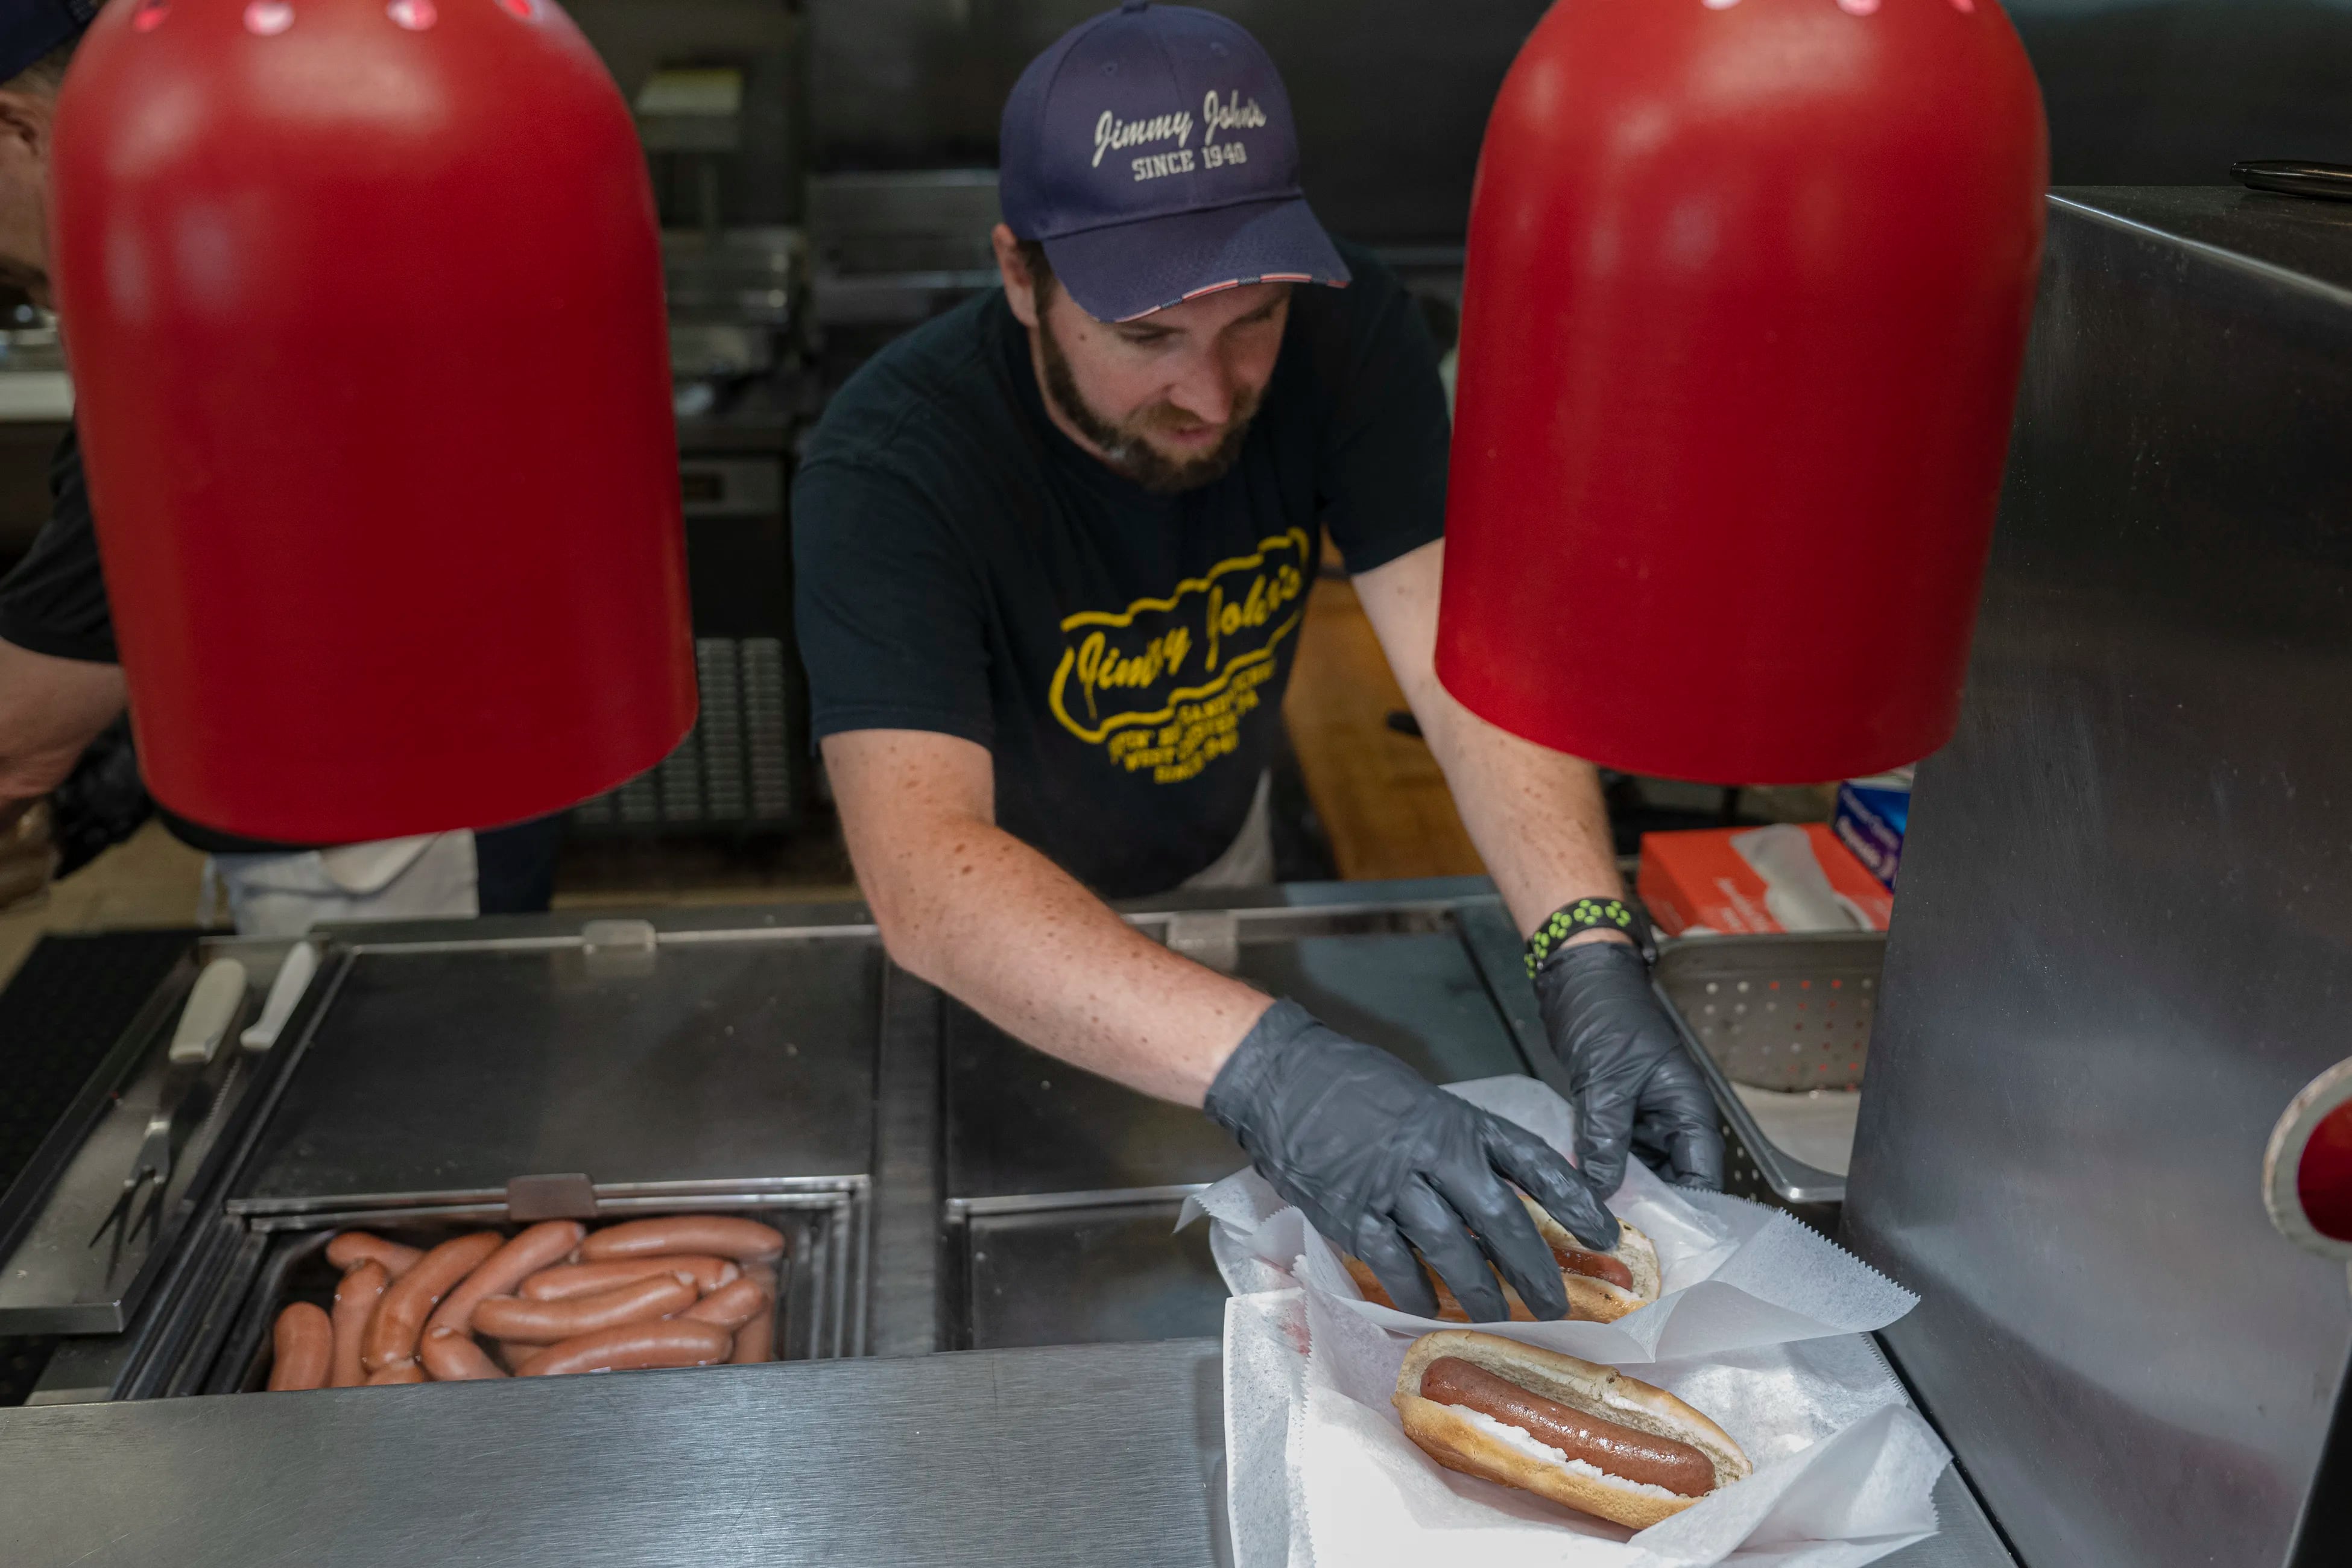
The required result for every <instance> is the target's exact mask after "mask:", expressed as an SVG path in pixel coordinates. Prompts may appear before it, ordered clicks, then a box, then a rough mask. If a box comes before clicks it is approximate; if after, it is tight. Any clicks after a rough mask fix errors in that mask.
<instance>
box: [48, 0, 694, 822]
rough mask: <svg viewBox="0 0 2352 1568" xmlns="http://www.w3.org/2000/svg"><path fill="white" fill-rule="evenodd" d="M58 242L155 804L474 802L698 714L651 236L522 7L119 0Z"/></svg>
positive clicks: (633, 175)
mask: <svg viewBox="0 0 2352 1568" xmlns="http://www.w3.org/2000/svg"><path fill="white" fill-rule="evenodd" d="M54 178H55V184H56V189H55V198H54V203H53V208H52V214H51V223H52V232H53V252H54V254H53V258H52V260H53V265H54V271H55V276H56V283H57V288H58V305H59V311H60V315H61V317H62V319H63V321H64V322H65V331H66V337H67V342H68V357H69V360H70V363H71V365H72V369H73V374H74V382H75V386H76V389H77V394H78V396H79V424H80V427H81V433H82V440H83V445H84V451H85V454H86V458H87V461H88V466H89V479H90V489H91V499H92V501H93V504H94V507H95V510H96V513H97V517H98V528H99V542H100V551H101V553H102V556H103V560H104V563H105V570H106V579H107V589H108V593H109V595H110V599H111V601H112V606H113V611H114V618H115V626H116V632H117V637H118V640H119V641H120V643H121V650H122V660H123V666H124V669H125V671H126V673H127V674H128V676H129V679H130V685H131V717H132V721H133V724H134V726H135V728H136V731H137V733H138V739H139V745H140V752H141V758H142V763H143V764H144V767H145V769H146V772H147V775H148V781H149V784H150V786H151V787H152V790H153V792H154V794H155V795H156V796H157V797H158V798H159V799H161V800H162V801H163V803H164V804H165V805H169V806H171V807H172V808H173V810H174V811H176V812H179V813H180V814H182V815H183V816H188V817H190V818H193V819H194V820H195V821H197V822H200V823H204V824H206V825H208V826H214V827H219V828H225V829H228V830H230V831H233V832H237V833H243V834H249V835H253V836H256V837H268V838H276V839H285V840H295V841H303V842H332V841H341V840H352V839H366V838H380V837H394V836H398V835H404V834H409V833H419V832H425V831H431V830H436V829H442V828H450V827H464V826H489V825H492V824H496V823H499V822H506V821H511V820H514V819H517V818H520V817H525V816H532V815H535V814H538V813H541V812H545V811H549V810H552V809H555V808H558V807H561V806H564V805H570V804H572V803H573V802H575V801H578V800H581V799H583V798H585V797H587V796H589V795H594V794H596V793H597V792H599V791H601V790H603V789H605V788H607V787H609V786H611V785H612V784H616V783H618V782H620V781H622V780H623V779H625V778H627V777H629V776H631V775H632V774H635V773H639V772H642V771H643V770H644V769H646V768H647V767H650V766H651V765H652V764H653V763H656V762H657V761H659V760H660V758H661V757H662V756H663V755H664V754H665V753H666V752H668V751H669V749H670V748H671V747H672V746H674V745H675V744H676V743H677V741H678V740H679V738H680V737H681V736H682V735H683V734H684V733H685V732H686V731H687V729H688V726H689V725H691V724H692V722H693V720H694V711H695V690H694V670H693V646H692V637H691V632H690V623H689V619H688V602H687V588H686V563H685V552H684V542H683V540H684V535H683V531H682V526H681V522H680V518H679V502H678V485H677V473H678V470H677V438H676V433H675V430H674V428H673V425H672V419H671V412H670V402H669V362H668V349H667V329H666V324H665V320H664V312H663V306H662V279H661V256H660V246H659V237H658V232H657V229H656V221H655V216H654V209H653V201H652V195H651V192H650V190H649V187H648V184H647V180H646V168H645V159H644V154H643V153H641V152H640V150H639V148H638V144H637V140H636V135H635V128H634V125H633V123H632V121H631V119H630V115H629V112H628V110H627V107H626V106H625V104H624V103H623V101H622V100H621V97H620V94H619V92H618V91H617V89H615V88H614V84H613V81H612V79H611V78H610V76H608V75H607V74H606V72H605V70H604V66H603V64H602V63H601V62H600V61H599V60H598V59H597V58H596V56H595V54H594V53H593V50H591V48H590V47H589V46H588V44H587V42H586V41H585V40H584V39H583V38H582V37H581V36H580V34H579V32H578V31H577V29H575V28H574V27H573V26H572V24H571V22H570V21H569V20H568V19H567V18H566V17H565V16H563V14H562V11H561V10H559V9H558V8H556V7H555V6H553V5H535V4H505V3H501V0H431V3H427V0H396V3H394V4H392V5H386V4H385V3H384V0H250V3H248V0H169V4H168V5H166V4H163V3H162V0H142V4H139V5H112V6H110V7H109V8H108V9H107V10H106V12H105V13H104V14H103V15H102V16H100V18H99V20H98V22H97V23H96V25H95V26H92V27H91V29H90V31H89V37H88V38H87V39H86V40H85V42H84V43H83V45H82V48H81V52H80V54H79V58H77V60H76V61H75V64H74V68H73V69H72V71H71V72H70V73H69V75H68V79H67V81H66V85H65V89H64V91H63V94H62V98H61V101H60V102H59V105H58V123H57V132H56V148H55V171H54Z"/></svg>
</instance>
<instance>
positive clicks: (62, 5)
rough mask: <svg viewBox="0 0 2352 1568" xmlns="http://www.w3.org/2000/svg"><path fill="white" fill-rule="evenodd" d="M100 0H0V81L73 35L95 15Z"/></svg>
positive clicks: (12, 77)
mask: <svg viewBox="0 0 2352 1568" xmlns="http://www.w3.org/2000/svg"><path fill="white" fill-rule="evenodd" d="M99 5H100V0H0V81H13V80H14V79H16V77H17V76H18V75H19V74H21V73H22V72H23V71H24V70H25V68H26V67H27V66H30V65H33V64H35V63H37V61H38V60H39V59H40V58H41V57H42V56H44V55H46V54H47V53H48V52H49V51H50V50H51V49H54V48H56V47H58V45H59V44H62V43H64V42H65V41H66V40H67V39H68V38H70V37H75V36H76V35H77V34H79V33H80V32H81V30H82V29H83V28H85V27H87V26H89V22H90V18H91V17H93V16H97V15H98V7H99Z"/></svg>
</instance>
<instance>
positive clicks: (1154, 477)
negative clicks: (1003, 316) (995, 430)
mask: <svg viewBox="0 0 2352 1568" xmlns="http://www.w3.org/2000/svg"><path fill="white" fill-rule="evenodd" d="M1037 338H1038V345H1039V351H1040V353H1041V355H1042V357H1043V358H1044V360H1045V395H1046V396H1048V397H1050V398H1052V399H1053V400H1054V405H1055V407H1057V408H1059V409H1060V410H1061V411H1062V415H1063V417H1065V418H1066V419H1067V420H1069V422H1070V423H1071V424H1073V425H1075V426H1077V427H1078V432H1079V434H1081V435H1083V436H1084V437H1086V438H1087V440H1089V441H1092V442H1093V443H1094V444H1095V446H1096V447H1098V448H1100V450H1101V452H1102V455H1103V460H1104V461H1105V462H1106V463H1108V464H1109V465H1110V467H1111V468H1112V469H1113V470H1114V471H1116V472H1118V473H1119V474H1121V475H1123V476H1125V477H1126V478H1128V479H1133V480H1134V481H1135V482H1136V483H1137V484H1139V485H1141V486H1142V487H1143V488H1144V489H1147V490H1150V491H1151V492H1152V493H1153V494H1154V495H1163V496H1170V495H1176V494H1179V493H1181V492H1182V491H1184V490H1192V489H1200V488H1201V487H1202V485H1205V484H1209V483H1211V482H1212V481H1213V480H1216V479H1223V478H1224V476H1225V471H1226V470H1227V469H1228V468H1232V467H1233V466H1234V459H1235V458H1239V457H1240V456H1241V455H1242V443H1243V442H1244V441H1246V440H1247V439H1249V426H1250V419H1251V417H1252V416H1255V414H1256V413H1257V404H1258V394H1257V393H1256V392H1255V390H1253V391H1248V392H1238V393H1236V394H1234V412H1233V417H1232V418H1231V419H1229V420H1228V421H1227V422H1226V425H1225V434H1224V438H1223V440H1221V441H1219V442H1218V443H1217V445H1216V447H1215V448H1214V449H1213V450H1212V451H1208V452H1203V453H1202V454H1201V456H1199V457H1197V458H1183V459H1181V460H1179V459H1177V458H1171V457H1169V456H1168V455H1167V454H1165V453H1164V452H1162V451H1160V449H1159V448H1158V447H1154V446H1153V445H1152V444H1151V443H1150V441H1149V440H1147V439H1145V437H1144V432H1146V431H1148V430H1154V429H1184V428H1188V427H1190V426H1194V425H1198V424H1199V423H1200V421H1199V420H1198V419H1196V418H1194V417H1193V416H1192V415H1190V414H1186V413H1183V412H1182V411H1181V410H1180V409H1178V408H1177V407H1176V405H1174V404H1172V403H1155V404H1153V405H1151V406H1150V407H1149V408H1146V409H1144V410H1142V411H1141V412H1140V413H1138V414H1133V415H1130V416H1128V418H1126V419H1125V420H1123V421H1117V422H1114V421H1112V420H1109V419H1106V418H1104V417H1103V416H1101V415H1100V414H1098V413H1097V412H1096V411H1095V409H1094V408H1093V407H1092V406H1091V405H1088V404H1087V400H1086V398H1085V397H1084V396H1083V395H1081V394H1080V393H1079V391H1078V383H1077V378H1076V376H1074V375H1073V374H1070V361H1069V358H1068V356H1067V355H1066V354H1064V353H1062V345H1061V343H1060V342H1058V341H1056V340H1055V336H1054V328H1053V324H1052V323H1051V322H1050V321H1045V320H1044V319H1043V312H1040V320H1039V321H1038V323H1037Z"/></svg>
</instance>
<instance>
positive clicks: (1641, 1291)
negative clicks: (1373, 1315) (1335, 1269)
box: [1343, 1193, 1659, 1323]
mask: <svg viewBox="0 0 2352 1568" xmlns="http://www.w3.org/2000/svg"><path fill="white" fill-rule="evenodd" d="M1519 1202H1521V1203H1522V1204H1524V1205H1527V1210H1528V1218H1529V1219H1532V1220H1533V1221H1535V1224H1536V1229H1537V1231H1538V1233H1540V1234H1541V1235H1542V1237H1543V1238H1544V1245H1545V1246H1547V1247H1550V1248H1551V1256H1552V1261H1553V1262H1555V1263H1558V1264H1559V1282H1560V1287H1561V1288H1562V1289H1565V1290H1566V1291H1567V1292H1568V1317H1569V1321H1571V1322H1588V1323H1613V1322H1615V1321H1617V1320H1618V1319H1620V1318H1622V1317H1623V1316H1624V1315H1625V1314H1626V1313H1628V1312H1631V1311H1633V1310H1635V1309H1636V1308H1639V1307H1646V1306H1648V1305H1649V1304H1650V1303H1651V1302H1653V1301H1654V1300H1657V1299H1658V1279H1659V1276H1658V1249H1657V1248H1656V1247H1653V1246H1652V1245H1651V1244H1650V1238H1649V1237H1646V1236H1643V1234H1642V1233H1641V1232H1640V1231H1638V1230H1636V1229H1634V1228H1633V1226H1630V1225H1627V1224H1626V1223H1625V1222H1624V1221H1623V1220H1622V1219H1621V1220H1619V1221H1618V1222H1617V1233H1618V1234H1617V1245H1616V1246H1615V1247H1613V1248H1612V1249H1611V1250H1609V1251H1607V1252H1595V1251H1593V1250H1592V1249H1591V1247H1587V1246H1585V1245H1584V1244H1583V1243H1582V1242H1580V1241H1579V1240H1577V1239H1576V1237H1573V1236H1571V1235H1570V1234H1569V1231H1568V1227H1567V1226H1563V1225H1561V1224H1560V1223H1559V1221H1558V1220H1556V1219H1554V1218H1552V1217H1551V1215H1548V1214H1546V1213H1545V1212H1544V1211H1543V1205H1540V1204H1538V1203H1537V1202H1536V1201H1535V1200H1534V1199H1533V1198H1530V1197H1528V1195H1527V1194H1524V1193H1522V1194H1520V1195H1519ZM1343 1260H1344V1261H1345V1262H1346V1264H1347V1266H1348V1277H1349V1279H1353V1280H1354V1281H1355V1282H1356V1289H1359V1290H1360V1291H1362V1292H1363V1293H1364V1300H1367V1301H1371V1302H1374V1303H1376V1304H1378V1305H1380V1306H1382V1307H1393V1306H1394V1305H1396V1303H1395V1302H1394V1301H1392V1300H1390V1299H1389V1293H1388V1291H1386V1290H1385V1289H1381V1282H1380V1279H1379V1278H1378V1277H1377V1276H1376V1275H1374V1274H1373V1273H1372V1271H1371V1268H1370V1267H1369V1266H1368V1265H1367V1264H1365V1263H1364V1261H1363V1260H1362V1259H1361V1258H1344V1259H1343ZM1490 1267H1491V1266H1490ZM1497 1278H1499V1276H1498V1277H1497ZM1429 1282H1430V1285H1431V1287H1432V1288H1433V1289H1434V1290H1435V1291H1436V1292H1437V1319H1438V1321H1440V1322H1445V1323H1466V1322H1468V1321H1470V1314H1469V1313H1467V1312H1465V1311H1464V1310H1462V1303H1461V1302H1460V1301H1458V1300H1454V1292H1453V1291H1451V1290H1449V1289H1446V1287H1445V1281H1444V1280H1443V1279H1439V1278H1438V1277H1437V1275H1436V1273H1435V1271H1432V1272H1431V1273H1430V1276H1429ZM1503 1300H1504V1301H1505V1302H1506V1303H1507V1305H1508V1306H1509V1308H1510V1315H1511V1321H1513V1322H1517V1323H1528V1322H1533V1321H1535V1314H1534V1313H1533V1312H1531V1311H1529V1310H1528V1304H1527V1303H1526V1302H1525V1301H1522V1300H1519V1293H1518V1292H1517V1290H1514V1289H1511V1287H1510V1285H1509V1284H1508V1283H1507V1282H1506V1283H1505V1284H1504V1285H1503Z"/></svg>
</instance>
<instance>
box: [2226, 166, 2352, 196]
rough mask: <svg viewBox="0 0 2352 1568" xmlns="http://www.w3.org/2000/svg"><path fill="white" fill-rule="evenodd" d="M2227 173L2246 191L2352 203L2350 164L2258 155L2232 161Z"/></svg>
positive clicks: (2351, 171)
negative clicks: (2247, 161)
mask: <svg viewBox="0 0 2352 1568" xmlns="http://www.w3.org/2000/svg"><path fill="white" fill-rule="evenodd" d="M2230 176H2231V178H2232V179H2234V180H2236V181H2237V182H2238V184H2242V185H2243V186H2245V187H2246V188H2247V189H2248V190H2254V191H2269V192H2272V193H2273V194H2274V195H2282V196H2323V197H2326V198H2327V199H2328V200H2331V201H2339V202H2352V164H2347V163H2312V162H2311V161H2310V160H2308V159H2305V158H2257V159H2254V160H2252V161H2251V162H2249V163H2232V164H2231V165H2230Z"/></svg>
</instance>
